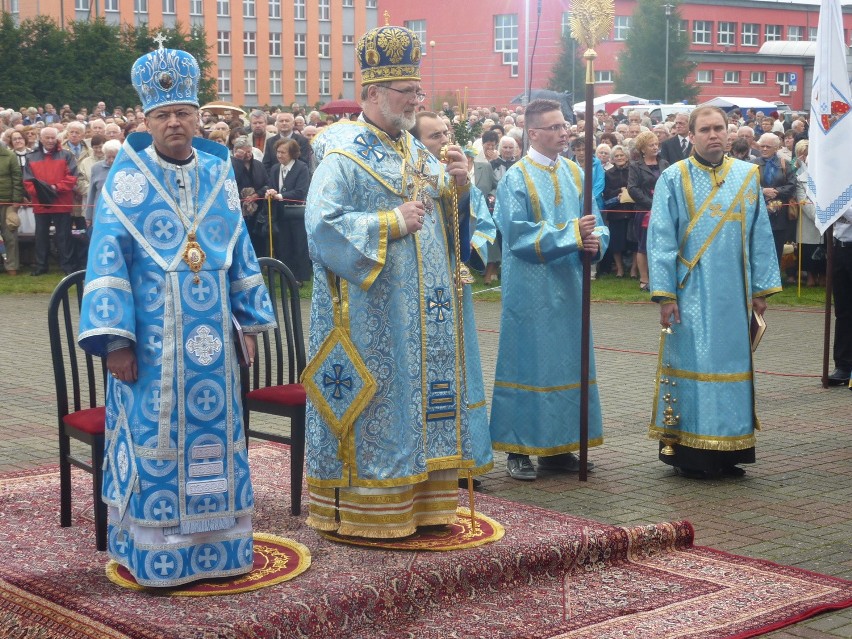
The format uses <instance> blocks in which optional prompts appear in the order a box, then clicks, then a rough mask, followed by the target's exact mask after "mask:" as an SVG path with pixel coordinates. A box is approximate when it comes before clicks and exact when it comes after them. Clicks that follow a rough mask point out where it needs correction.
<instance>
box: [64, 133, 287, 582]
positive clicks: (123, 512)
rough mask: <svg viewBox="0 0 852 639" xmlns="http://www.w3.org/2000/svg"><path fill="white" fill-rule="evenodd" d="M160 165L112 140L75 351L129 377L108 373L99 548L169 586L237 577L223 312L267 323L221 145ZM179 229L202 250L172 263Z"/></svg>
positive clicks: (182, 243) (237, 432)
mask: <svg viewBox="0 0 852 639" xmlns="http://www.w3.org/2000/svg"><path fill="white" fill-rule="evenodd" d="M194 146H195V147H196V148H195V159H194V160H191V161H190V162H188V163H184V164H173V163H171V162H168V161H166V160H165V159H164V158H162V157H158V156H157V155H156V152H155V151H154V147H153V145H152V144H151V137H150V136H149V135H148V134H142V133H136V134H133V135H131V136H130V137H129V138H128V140H127V141H126V142H125V143H124V146H123V147H122V150H121V152H120V153H119V155H118V157H117V158H116V161H115V163H114V165H113V167H112V170H111V171H110V174H109V176H108V177H107V180H106V183H105V184H104V188H103V191H102V193H101V196H100V200H99V204H98V211H97V216H96V218H95V219H96V222H95V226H94V229H93V233H92V241H91V245H90V248H89V263H88V268H87V273H86V287H85V292H84V296H83V304H82V308H81V317H80V334H79V342H80V345H81V346H82V347H83V348H84V349H85V350H86V351H88V352H89V353H92V354H94V355H97V356H100V357H106V356H107V352H108V350H110V349H111V344H115V343H116V340H119V342H118V343H119V344H129V345H130V346H131V347H132V348H133V349H134V352H135V356H136V361H137V365H138V378H137V380H136V381H135V382H133V383H125V382H121V381H118V380H116V379H113V378H110V379H109V385H108V388H107V401H106V449H105V462H104V481H103V491H102V494H103V499H104V501H105V502H106V503H107V504H108V506H109V531H108V551H109V554H110V556H111V557H112V558H113V559H115V560H116V561H117V562H118V563H120V564H122V565H124V566H126V567H127V568H128V569H129V570H130V572H131V573H132V574H133V576H134V577H135V578H136V580H137V582H139V583H140V584H142V585H148V586H176V585H179V584H182V583H186V582H189V581H193V580H196V579H205V578H211V577H223V576H228V575H236V574H242V573H246V572H249V571H250V570H251V568H252V563H253V547H252V526H251V514H252V512H253V508H254V498H253V494H252V485H251V478H250V477H249V466H248V455H247V450H246V440H245V437H244V436H243V427H242V411H241V404H240V373H239V366H238V364H237V357H236V354H235V351H234V342H233V337H232V335H233V333H232V331H233V327H232V315H233V316H234V317H236V318H237V320H238V321H239V323H240V324H241V325H242V327H243V329H244V331H245V332H247V333H258V332H261V331H264V330H267V329H269V328H272V327H273V326H274V316H273V314H272V308H271V306H270V300H269V294H268V292H267V290H266V286H265V285H264V282H263V278H262V276H261V274H260V271H259V269H258V265H257V260H256V258H255V255H254V250H253V249H252V246H251V242H250V239H249V236H248V232H247V231H246V228H245V224H244V222H243V218H242V214H241V212H240V200H239V194H238V191H237V184H236V181H235V180H234V175H233V170H232V168H231V163H230V161H229V160H228V158H227V149H225V147H223V146H221V145H218V144H215V143H210V142H207V141H205V140H203V139H201V138H195V140H194ZM189 231H194V232H195V239H196V241H197V243H198V244H199V246H200V247H201V249H202V250H203V251H204V253H205V259H204V262H203V265H202V268H201V270H200V271H199V272H198V274H197V276H196V274H195V273H193V272H192V271H191V270H190V268H189V266H188V264H187V263H186V262H185V261H184V260H183V256H184V251H185V249H186V247H187V242H188V241H189V239H190V237H189V235H190V233H189Z"/></svg>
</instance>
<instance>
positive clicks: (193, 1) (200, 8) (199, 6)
mask: <svg viewBox="0 0 852 639" xmlns="http://www.w3.org/2000/svg"><path fill="white" fill-rule="evenodd" d="M189 15H191V16H203V15H204V0H189Z"/></svg>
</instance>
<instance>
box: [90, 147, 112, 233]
mask: <svg viewBox="0 0 852 639" xmlns="http://www.w3.org/2000/svg"><path fill="white" fill-rule="evenodd" d="M98 139H100V140H101V145H102V146H101V151H102V153H103V156H102V159H101V160H100V161H98V162H95V163H94V164H92V165H91V169H90V176H89V192H88V194H87V198H86V230H87V232H89V233H91V228H92V223H93V222H94V221H95V206H96V205H97V203H98V197H99V196H100V194H101V190H102V189H103V188H104V182H106V179H107V175H109V170H110V169H111V168H112V163H113V162H115V156H117V155H118V152H119V151H120V150H121V142H119V141H118V140H106V141H104V140H103V136H100V135H94V136H92V147H94V146H95V141H96V140H98Z"/></svg>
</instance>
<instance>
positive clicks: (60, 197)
mask: <svg viewBox="0 0 852 639" xmlns="http://www.w3.org/2000/svg"><path fill="white" fill-rule="evenodd" d="M56 136H57V133H56V129H55V128H53V127H50V126H46V127H44V128H43V129H42V130H41V132H40V134H39V140H40V144H39V146H38V148H37V149H36V150H35V151H33V152H32V153H31V154H30V155H28V156H27V166H26V174H25V179H24V187H25V188H26V190H27V194H28V196H29V199H30V200H31V201H32V203H33V213H35V227H36V228H35V253H36V255H35V257H36V264H35V268H34V269H33V271H32V273H31V275H34V276H39V275H44V274H45V273H47V271H48V258H49V256H50V226H51V224H53V227H54V229H55V231H56V235H55V237H56V244H57V247H58V248H59V266H60V267H61V268H62V270H63V271H65V273H66V274H67V273H73V272H74V271H76V270H77V268H78V266H79V265H78V264H77V263H76V262H75V255H74V244H73V241H72V235H71V213H72V210H73V207H74V193H75V187H76V186H77V162H76V160H74V156H73V155H72V154H71V153H70V152H69V151H66V150H64V149H62V148H61V147H60V145H59V142H58V141H57V137H56Z"/></svg>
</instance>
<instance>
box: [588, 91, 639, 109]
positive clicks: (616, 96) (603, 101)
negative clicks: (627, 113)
mask: <svg viewBox="0 0 852 639" xmlns="http://www.w3.org/2000/svg"><path fill="white" fill-rule="evenodd" d="M613 102H615V103H618V104H649V103H650V102H649V101H648V100H646V99H645V98H637V97H636V96H635V95H630V94H629V93H607V94H606V95H602V96H600V97H597V98H595V99H594V102H592V105H593V108H594V110H595V112H597V111H600V110H601V109H606V105H607V104H610V103H613ZM574 112H575V113H585V112H586V102H585V101H583V102H577V103H576V104H575V105H574Z"/></svg>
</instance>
